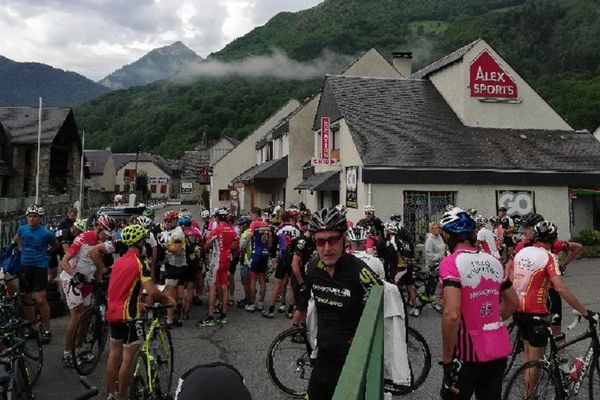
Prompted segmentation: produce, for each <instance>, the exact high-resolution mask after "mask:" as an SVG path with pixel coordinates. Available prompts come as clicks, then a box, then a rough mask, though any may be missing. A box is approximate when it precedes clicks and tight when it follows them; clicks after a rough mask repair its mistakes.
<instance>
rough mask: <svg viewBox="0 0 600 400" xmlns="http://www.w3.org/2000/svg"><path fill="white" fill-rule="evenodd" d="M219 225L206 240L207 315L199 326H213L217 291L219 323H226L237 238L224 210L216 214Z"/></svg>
mask: <svg viewBox="0 0 600 400" xmlns="http://www.w3.org/2000/svg"><path fill="white" fill-rule="evenodd" d="M216 217H217V220H218V221H219V224H218V225H217V227H216V228H215V229H214V230H212V231H211V232H210V233H209V235H208V237H207V238H206V245H205V246H206V248H207V249H208V248H210V251H211V255H210V265H209V267H208V268H209V272H208V278H207V279H208V284H209V285H210V286H209V288H208V315H207V316H206V317H205V318H204V319H202V320H200V321H198V325H200V326H215V322H216V321H215V318H214V313H215V303H216V301H217V291H219V295H220V298H221V307H222V310H221V315H220V316H219V321H218V322H220V323H221V324H226V323H227V309H228V306H229V301H228V300H229V299H228V297H229V290H228V288H227V285H228V283H229V264H230V262H231V259H232V256H233V255H234V254H235V253H237V252H238V250H239V247H238V245H239V237H238V236H237V234H236V232H235V229H234V228H233V227H232V226H231V225H230V224H229V219H230V215H229V212H228V211H227V210H225V209H221V210H219V211H218V212H217V215H216Z"/></svg>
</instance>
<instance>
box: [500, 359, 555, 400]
mask: <svg viewBox="0 0 600 400" xmlns="http://www.w3.org/2000/svg"><path fill="white" fill-rule="evenodd" d="M536 372H537V373H538V378H537V380H536V381H535V382H532V383H530V384H526V382H525V377H526V376H529V375H530V374H532V373H536ZM563 397H564V396H563V394H562V393H561V389H560V386H559V383H558V381H557V378H556V376H555V375H554V373H553V372H552V369H551V367H550V364H548V362H546V361H530V362H528V363H526V364H523V365H521V366H520V367H519V369H517V371H516V372H515V373H514V374H513V375H512V376H511V377H510V380H509V381H508V385H507V386H506V389H504V395H503V396H502V399H504V400H516V399H524V400H525V399H526V400H531V399H536V400H555V399H556V400H562V399H563Z"/></svg>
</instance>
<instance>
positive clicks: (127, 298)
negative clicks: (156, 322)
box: [106, 225, 175, 400]
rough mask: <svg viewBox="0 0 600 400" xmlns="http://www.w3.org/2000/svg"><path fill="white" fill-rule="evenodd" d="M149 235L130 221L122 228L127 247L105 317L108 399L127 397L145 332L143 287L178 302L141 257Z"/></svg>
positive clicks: (118, 263)
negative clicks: (165, 291) (158, 284)
mask: <svg viewBox="0 0 600 400" xmlns="http://www.w3.org/2000/svg"><path fill="white" fill-rule="evenodd" d="M147 236H148V231H147V230H146V229H145V228H144V227H142V226H141V225H129V226H127V227H126V228H124V229H123V230H122V231H121V241H122V242H123V243H124V244H125V245H127V246H128V250H127V253H125V255H124V256H122V257H120V258H119V259H118V260H117V261H115V263H114V265H113V267H112V273H111V278H110V281H109V284H108V305H107V308H106V320H107V321H108V322H109V325H110V353H109V355H108V361H107V363H106V385H107V389H108V394H109V395H108V398H109V399H117V398H118V399H119V400H125V399H126V397H127V388H128V386H129V377H130V375H131V367H132V365H133V360H134V358H135V355H136V354H137V352H138V350H139V348H140V344H141V342H142V336H143V334H144V329H143V323H144V322H143V321H142V320H141V319H140V318H141V316H142V301H141V295H142V289H143V290H145V291H146V293H148V295H149V296H150V297H152V299H154V300H157V301H163V302H166V303H168V304H171V305H173V304H175V300H174V299H173V298H172V297H171V296H169V295H167V294H163V293H162V292H161V291H159V290H158V288H157V287H156V285H155V284H154V281H153V280H152V278H151V276H150V269H149V268H148V264H147V263H146V262H145V261H143V260H142V259H141V258H140V251H141V249H142V247H144V242H145V241H146V238H147ZM119 365H120V366H119ZM117 382H118V395H117V393H116V389H117Z"/></svg>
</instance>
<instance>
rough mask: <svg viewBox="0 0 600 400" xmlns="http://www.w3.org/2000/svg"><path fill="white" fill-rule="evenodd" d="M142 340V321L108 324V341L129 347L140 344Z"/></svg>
mask: <svg viewBox="0 0 600 400" xmlns="http://www.w3.org/2000/svg"><path fill="white" fill-rule="evenodd" d="M143 338H144V321H142V320H136V321H129V322H111V323H110V340H114V341H117V342H122V343H123V345H124V346H130V345H134V344H138V343H140V342H141V341H142V339H143Z"/></svg>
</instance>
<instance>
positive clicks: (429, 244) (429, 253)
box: [425, 237, 435, 265]
mask: <svg viewBox="0 0 600 400" xmlns="http://www.w3.org/2000/svg"><path fill="white" fill-rule="evenodd" d="M434 257H435V254H434V251H433V240H432V239H431V238H430V237H428V238H427V240H426V241H425V264H426V265H430V264H432V263H433V261H434Z"/></svg>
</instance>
